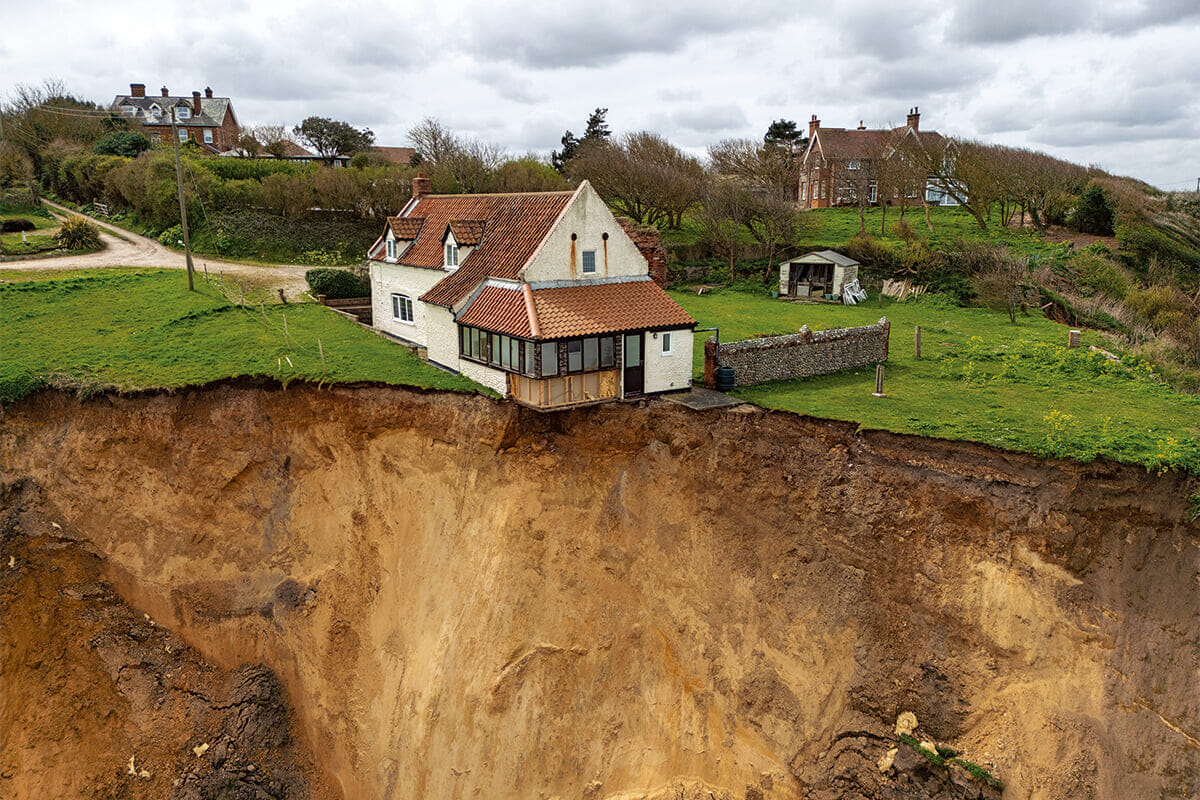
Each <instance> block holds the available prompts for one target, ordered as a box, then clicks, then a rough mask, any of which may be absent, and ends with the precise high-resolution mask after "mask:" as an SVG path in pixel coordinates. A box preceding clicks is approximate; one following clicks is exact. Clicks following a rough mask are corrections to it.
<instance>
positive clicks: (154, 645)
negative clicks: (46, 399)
mask: <svg viewBox="0 0 1200 800" xmlns="http://www.w3.org/2000/svg"><path fill="white" fill-rule="evenodd" d="M0 493H2V495H3V498H2V499H3V502H2V504H0V509H2V512H0V668H2V669H0V671H2V674H3V689H4V690H3V699H2V701H0V742H2V743H3V744H2V745H0V797H5V798H9V797H12V798H29V799H30V800H33V799H34V798H66V797H95V798H127V797H128V798H141V797H145V798H170V800H218V799H221V800H266V799H267V798H284V797H287V798H306V797H309V796H310V794H312V793H311V792H310V785H311V777H310V776H311V774H312V772H313V766H312V764H311V763H310V759H309V757H308V755H307V753H306V751H305V749H304V748H303V746H301V745H299V743H297V742H296V741H295V739H294V737H293V735H292V720H291V715H290V711H289V708H288V704H287V700H286V697H285V695H284V693H283V691H282V687H281V686H280V684H279V681H278V680H277V679H276V678H275V675H274V674H273V673H272V672H271V670H269V669H268V668H266V667H265V666H263V665H261V664H256V665H246V666H244V667H241V668H237V669H232V670H224V669H219V668H217V667H214V666H213V665H211V664H209V663H206V661H205V660H204V659H203V658H202V657H201V656H200V654H199V653H197V652H196V651H195V649H193V648H191V647H189V646H188V645H187V644H186V643H185V642H184V641H183V640H182V639H181V638H180V637H179V636H177V635H175V634H174V633H172V632H171V631H169V630H167V629H165V628H164V627H162V626H160V625H159V624H157V622H156V621H155V620H153V619H151V618H150V617H149V615H147V614H145V613H138V612H137V611H135V610H134V609H132V608H130V607H129V606H128V605H126V603H125V602H124V601H123V600H122V598H121V597H120V596H119V595H118V594H117V593H116V592H115V591H114V590H113V587H112V585H111V584H110V583H109V582H108V581H106V580H105V579H104V578H103V577H102V575H103V571H104V565H103V561H102V559H101V558H100V557H98V556H97V555H96V554H95V553H93V552H91V551H90V548H89V546H88V545H87V543H86V542H85V541H81V540H80V537H79V536H78V534H77V532H76V531H74V530H73V528H72V526H71V525H70V524H66V523H59V522H58V521H57V520H61V519H64V518H63V516H62V515H61V514H60V513H56V512H55V510H54V509H53V507H52V506H51V505H50V504H48V503H46V502H45V500H44V498H43V497H42V495H41V493H40V492H39V491H38V490H37V489H36V487H34V486H33V485H32V484H30V483H28V482H22V483H18V484H16V485H9V486H5V487H3V488H2V489H0Z"/></svg>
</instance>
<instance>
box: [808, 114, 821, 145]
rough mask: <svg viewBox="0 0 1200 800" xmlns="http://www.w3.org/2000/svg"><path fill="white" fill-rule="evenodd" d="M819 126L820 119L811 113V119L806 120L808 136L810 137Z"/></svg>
mask: <svg viewBox="0 0 1200 800" xmlns="http://www.w3.org/2000/svg"><path fill="white" fill-rule="evenodd" d="M820 127H821V120H819V119H817V115H816V114H813V115H812V119H810V120H809V121H808V138H810V139H811V138H812V137H813V134H814V133H816V132H817V130H819V129H820Z"/></svg>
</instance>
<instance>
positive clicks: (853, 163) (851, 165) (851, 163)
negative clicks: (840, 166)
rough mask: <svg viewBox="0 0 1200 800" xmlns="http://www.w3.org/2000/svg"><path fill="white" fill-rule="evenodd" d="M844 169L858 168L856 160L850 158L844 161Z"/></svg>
mask: <svg viewBox="0 0 1200 800" xmlns="http://www.w3.org/2000/svg"><path fill="white" fill-rule="evenodd" d="M846 169H858V161H856V160H853V159H852V160H850V161H847V162H846Z"/></svg>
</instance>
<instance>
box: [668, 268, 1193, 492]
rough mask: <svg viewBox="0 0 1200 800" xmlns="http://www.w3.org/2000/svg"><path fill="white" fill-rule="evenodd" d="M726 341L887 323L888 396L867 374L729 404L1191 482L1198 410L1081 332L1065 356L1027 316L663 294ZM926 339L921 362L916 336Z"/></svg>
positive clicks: (935, 306) (925, 303)
mask: <svg viewBox="0 0 1200 800" xmlns="http://www.w3.org/2000/svg"><path fill="white" fill-rule="evenodd" d="M671 296H672V297H673V298H674V299H675V300H676V302H678V303H679V304H680V305H682V306H683V307H684V308H685V309H687V311H688V313H690V314H691V315H692V316H693V317H695V318H696V319H697V320H699V323H700V324H699V327H701V328H707V327H714V326H715V327H719V328H720V330H721V341H723V342H731V341H736V340H739V339H749V338H753V337H756V336H767V335H777V334H784V333H795V332H796V331H797V330H799V329H800V326H802V325H808V326H809V327H810V328H812V329H813V330H826V329H829V328H840V327H851V326H858V325H871V324H873V323H875V322H876V321H878V320H879V318H880V317H884V316H886V317H887V318H888V319H889V320H890V321H891V323H892V330H891V338H890V349H889V355H888V361H887V363H886V364H885V367H884V370H885V379H884V392H885V393H886V395H887V397H884V398H877V397H874V396H872V392H873V391H874V387H875V368H874V367H873V366H868V367H863V368H860V369H857V370H848V371H845V372H839V373H835V374H833V375H823V376H819V377H814V378H805V379H797V380H790V381H775V382H772V383H764V384H761V385H758V386H747V387H743V388H740V389H736V390H735V391H734V392H733V394H735V395H737V396H738V397H741V398H742V399H744V400H746V401H748V402H751V403H754V404H756V405H759V406H763V407H765V408H777V409H782V410H786V411H795V412H797V413H801V414H809V415H811V416H814V417H822V418H826V419H839V420H848V421H852V422H857V423H859V424H860V425H862V426H863V427H864V428H874V429H879V430H887V431H894V432H897V433H913V434H919V435H922V436H936V437H939V438H944V439H961V440H969V441H975V442H983V443H986V444H991V445H995V446H997V447H1001V448H1004V449H1006V450H1020V451H1024V452H1030V453H1035V454H1037V455H1041V456H1059V457H1065V458H1073V459H1076V460H1080V461H1091V460H1092V459H1094V458H1096V457H1098V456H1105V457H1108V458H1112V459H1115V460H1117V461H1123V462H1126V463H1133V464H1141V465H1143V466H1145V467H1146V468H1147V469H1153V470H1160V471H1161V470H1168V469H1178V470H1184V471H1188V472H1192V473H1197V474H1200V397H1198V396H1196V395H1190V394H1183V393H1181V392H1177V391H1175V390H1173V389H1172V388H1171V387H1170V386H1169V385H1167V384H1166V383H1165V382H1163V381H1162V380H1161V379H1160V378H1158V377H1157V376H1156V375H1155V374H1154V371H1153V368H1152V365H1151V364H1150V363H1149V362H1146V361H1143V360H1140V359H1138V358H1137V357H1136V356H1134V355H1129V354H1119V355H1121V360H1120V362H1115V361H1112V360H1110V359H1109V358H1108V357H1107V356H1105V355H1104V354H1103V353H1100V352H1095V351H1092V350H1090V349H1089V346H1090V345H1096V346H1097V347H1099V348H1104V349H1109V348H1115V345H1114V344H1112V343H1111V342H1110V341H1109V340H1107V339H1105V338H1104V337H1103V335H1102V334H1101V333H1098V332H1096V331H1090V330H1085V331H1084V332H1083V346H1082V348H1079V349H1070V348H1067V347H1066V344H1067V332H1068V330H1069V329H1068V328H1067V326H1065V325H1059V324H1056V323H1054V322H1052V321H1050V320H1048V319H1046V318H1045V317H1043V316H1042V315H1041V314H1039V313H1037V312H1036V310H1035V311H1034V312H1033V313H1031V314H1030V315H1029V316H1023V315H1018V316H1017V322H1016V324H1013V323H1010V322H1009V320H1008V316H1007V315H1005V314H1002V313H997V312H994V311H990V310H988V309H985V308H961V307H959V306H957V305H955V304H954V303H952V302H950V301H949V300H947V299H945V298H943V297H940V296H937V295H926V296H925V297H922V298H920V299H918V300H916V301H911V302H904V303H897V302H894V301H892V300H890V299H888V298H885V299H884V301H883V304H882V306H880V305H877V298H876V297H874V296H872V297H871V298H870V299H869V300H868V301H867V302H866V303H863V304H861V305H858V306H843V305H841V304H826V303H812V304H808V303H789V302H785V301H782V300H778V299H774V298H771V297H770V296H768V295H767V294H765V293H764V292H762V291H759V292H743V291H735V290H733V289H721V290H718V291H715V292H711V293H707V294H704V295H699V296H698V295H696V294H694V293H692V292H684V291H672V292H671ZM916 325H920V326H921V340H922V348H921V349H922V353H921V358H919V359H918V358H916V357H915V355H914V349H913V342H914V326H916ZM711 335H712V334H710V333H700V334H696V342H695V348H694V363H693V368H694V374H695V376H696V378H697V379H699V378H701V377H702V375H703V366H704V340H705V339H706V338H707V337H709V336H711Z"/></svg>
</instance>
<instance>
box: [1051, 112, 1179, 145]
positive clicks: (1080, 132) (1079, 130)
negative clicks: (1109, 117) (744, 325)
mask: <svg viewBox="0 0 1200 800" xmlns="http://www.w3.org/2000/svg"><path fill="white" fill-rule="evenodd" d="M1197 136H1200V124H1197V123H1196V121H1195V120H1191V119H1179V120H1175V121H1174V122H1171V123H1168V124H1165V125H1164V124H1154V125H1138V124H1118V123H1112V122H1106V123H1083V122H1081V123H1077V124H1068V125H1055V126H1051V125H1039V126H1037V127H1035V128H1034V129H1033V130H1032V131H1030V134H1029V138H1030V141H1032V142H1034V143H1036V144H1040V145H1045V146H1048V147H1061V148H1077V147H1091V146H1094V145H1112V144H1117V143H1136V142H1149V141H1158V142H1163V141H1167V140H1171V139H1174V140H1178V141H1180V142H1186V143H1189V144H1190V143H1191V142H1194V141H1195V139H1196V137H1197Z"/></svg>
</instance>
